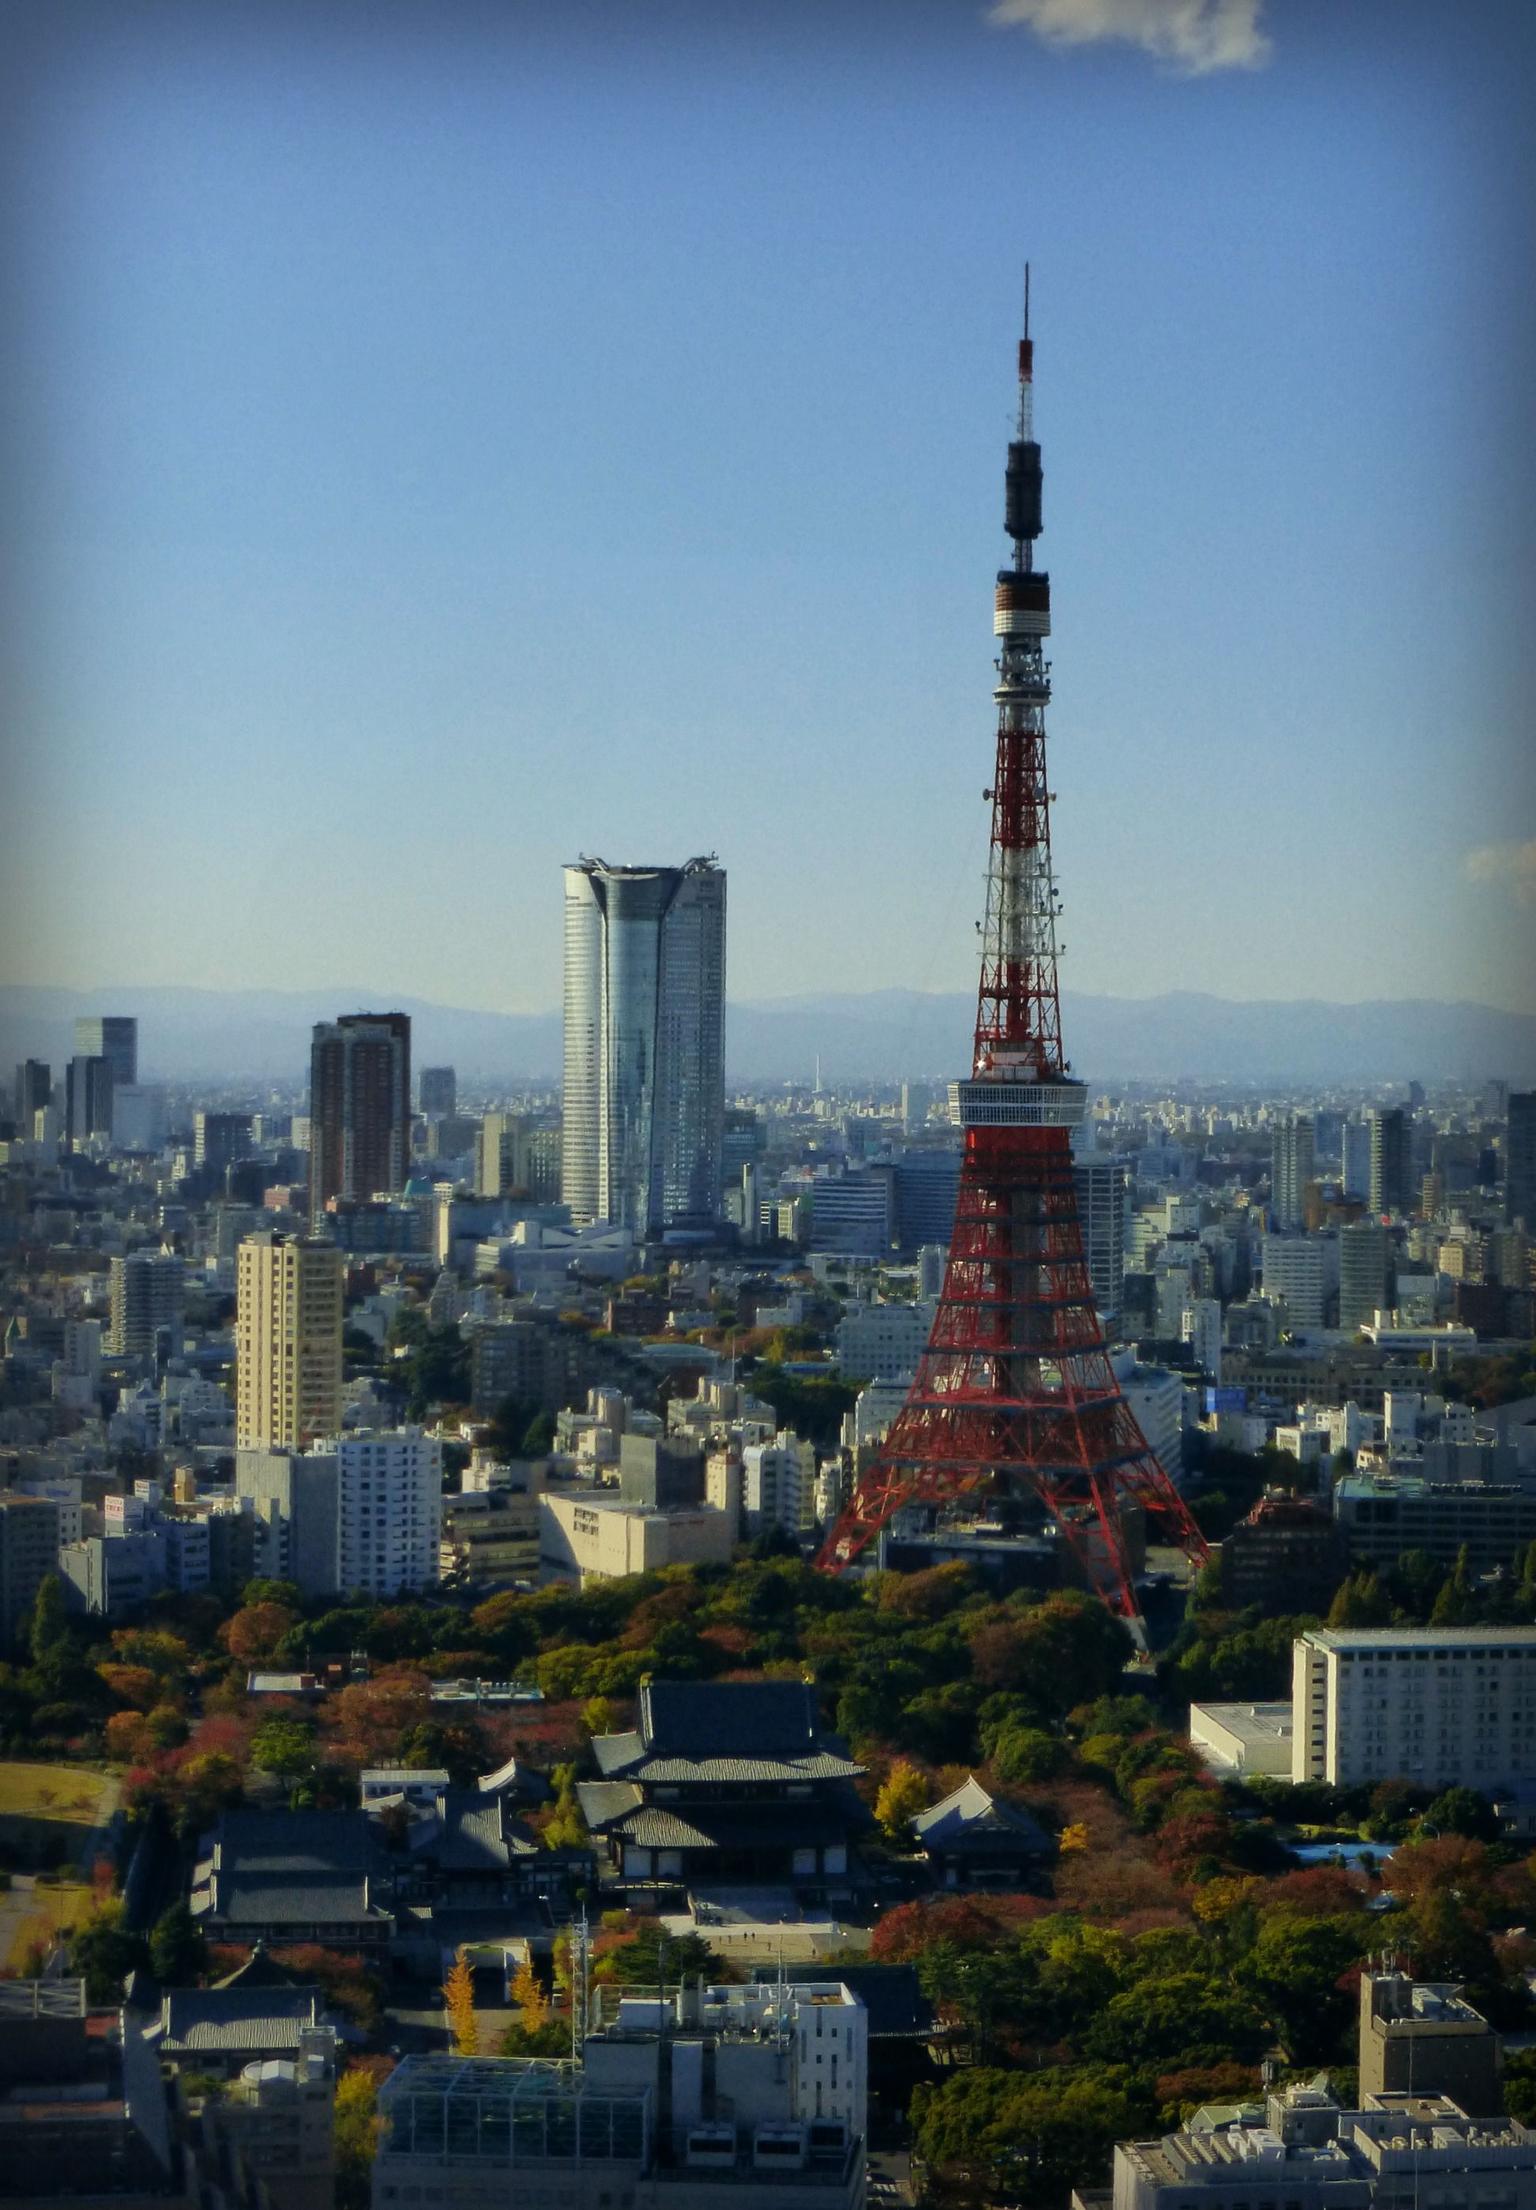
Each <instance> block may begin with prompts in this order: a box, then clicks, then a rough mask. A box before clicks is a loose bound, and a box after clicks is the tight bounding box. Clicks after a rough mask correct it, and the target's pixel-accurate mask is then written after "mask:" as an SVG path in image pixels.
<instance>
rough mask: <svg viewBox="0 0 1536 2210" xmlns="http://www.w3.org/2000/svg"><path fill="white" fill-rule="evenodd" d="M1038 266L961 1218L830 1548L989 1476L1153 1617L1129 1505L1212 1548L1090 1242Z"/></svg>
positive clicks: (946, 1502) (1027, 347)
mask: <svg viewBox="0 0 1536 2210" xmlns="http://www.w3.org/2000/svg"><path fill="white" fill-rule="evenodd" d="M1033 390H1034V341H1033V339H1032V337H1031V336H1030V333H1029V269H1028V265H1027V264H1026V266H1025V273H1024V335H1023V337H1022V339H1021V340H1020V344H1019V421H1018V434H1017V435H1016V436H1015V437H1014V438H1013V439H1012V440H1011V442H1010V444H1009V447H1008V461H1007V470H1006V478H1005V503H1004V527H1005V529H1006V531H1007V534H1008V536H1009V537H1010V538H1011V539H1012V541H1013V564H1012V566H1011V567H1007V568H1004V569H1003V570H1002V571H1001V572H1000V573H999V575H998V578H997V588H996V594H995V599H994V613H993V633H994V635H995V636H996V638H997V642H998V657H997V662H996V666H997V684H996V687H995V690H994V693H993V695H994V697H995V699H996V702H997V764H996V769H995V772H994V776H993V783H992V788H991V789H990V790H989V791H988V792H987V797H988V798H989V800H990V801H991V806H992V837H991V854H990V860H989V864H988V869H987V908H986V919H985V921H984V922H983V924H982V954H981V980H980V985H979V988H978V992H977V1001H976V1034H975V1044H974V1050H973V1054H972V1061H971V1074H970V1078H969V1080H967V1081H964V1082H960V1083H957V1084H956V1085H955V1090H956V1095H957V1102H958V1106H959V1119H960V1125H961V1128H962V1129H963V1131H964V1138H963V1141H964V1149H963V1152H962V1157H961V1167H960V1187H959V1194H958V1198H957V1202H956V1209H955V1226H954V1234H953V1237H952V1239H951V1242H950V1250H949V1261H948V1265H947V1267H946V1269H945V1275H944V1287H943V1292H942V1295H941V1297H940V1299H939V1305H938V1310H937V1312H936V1314H935V1316H934V1322H933V1328H932V1331H931V1333H930V1335H929V1339H928V1348H927V1350H926V1351H925V1352H924V1354H923V1357H922V1360H921V1363H920V1364H919V1367H918V1371H917V1378H916V1380H915V1381H914V1382H913V1384H912V1388H911V1390H910V1392H909V1394H908V1396H907V1401H906V1403H905V1404H904V1405H903V1407H902V1409H901V1411H900V1412H899V1413H898V1414H897V1416H896V1419H895V1421H894V1423H893V1424H892V1426H891V1429H890V1431H889V1433H888V1434H887V1436H886V1439H885V1441H884V1443H883V1444H882V1445H881V1446H880V1448H879V1450H878V1452H877V1453H876V1455H875V1457H874V1459H873V1462H872V1463H871V1464H870V1465H869V1466H868V1467H867V1468H866V1469H865V1471H864V1472H863V1473H862V1474H861V1475H860V1477H859V1480H858V1482H857V1483H856V1486H855V1490H854V1494H853V1496H852V1498H851V1500H850V1502H849V1504H848V1506H847V1508H846V1509H845V1511H844V1512H843V1514H842V1516H841V1517H840V1519H839V1520H838V1522H837V1524H836V1526H835V1527H834V1528H833V1529H832V1531H831V1533H830V1534H829V1535H828V1537H827V1539H826V1542H825V1543H824V1544H823V1546H822V1550H821V1553H820V1556H819V1558H818V1561H817V1562H818V1563H819V1564H820V1565H822V1566H823V1567H824V1568H826V1569H827V1570H828V1571H830V1572H841V1571H842V1570H843V1569H844V1568H845V1567H846V1566H848V1565H849V1564H850V1563H851V1562H852V1561H853V1559H854V1558H856V1557H857V1556H858V1554H859V1552H860V1551H861V1550H862V1549H863V1548H864V1547H865V1545H866V1544H867V1543H869V1542H870V1541H871V1540H872V1539H873V1538H874V1537H875V1536H876V1535H877V1534H878V1533H879V1531H880V1530H881V1528H882V1527H884V1526H885V1525H886V1524H887V1522H888V1521H889V1520H890V1519H891V1517H892V1515H893V1514H894V1513H896V1512H897V1511H899V1510H900V1509H902V1507H903V1506H905V1505H909V1504H910V1505H924V1506H928V1507H930V1508H931V1509H932V1510H933V1511H934V1512H936V1513H937V1512H939V1511H942V1510H944V1509H946V1508H948V1507H950V1506H952V1505H954V1504H956V1503H957V1502H958V1501H959V1500H960V1499H962V1498H963V1497H965V1496H966V1495H967V1494H969V1493H971V1492H973V1491H975V1490H977V1489H980V1488H982V1487H984V1486H994V1485H995V1486H1000V1487H1002V1488H1004V1489H1006V1490H1009V1491H1011V1492H1012V1493H1013V1494H1014V1495H1015V1496H1016V1497H1018V1498H1020V1499H1021V1500H1024V1501H1027V1502H1029V1503H1031V1504H1032V1505H1033V1507H1034V1508H1035V1510H1036V1513H1037V1515H1038V1516H1040V1517H1042V1518H1044V1519H1046V1520H1047V1521H1048V1522H1049V1523H1050V1524H1052V1525H1054V1526H1055V1528H1056V1529H1057V1530H1059V1532H1060V1535H1061V1536H1062V1538H1063V1540H1064V1541H1065V1543H1066V1544H1067V1546H1068V1548H1069V1549H1070V1550H1071V1552H1072V1553H1073V1554H1074V1557H1075V1560H1076V1564H1077V1568H1078V1572H1079V1576H1080V1577H1081V1578H1084V1579H1086V1581H1087V1583H1088V1585H1089V1587H1090V1588H1093V1589H1095V1590H1096V1591H1097V1592H1098V1593H1099V1594H1100V1595H1101V1596H1102V1597H1103V1598H1104V1600H1105V1601H1106V1602H1107V1603H1108V1604H1110V1605H1111V1606H1112V1607H1113V1608H1114V1609H1115V1610H1116V1611H1118V1612H1120V1613H1121V1614H1122V1615H1123V1616H1124V1617H1126V1618H1128V1619H1129V1620H1131V1621H1132V1622H1133V1624H1134V1623H1138V1613H1137V1602H1136V1593H1135V1582H1134V1574H1133V1570H1132V1566H1131V1561H1130V1555H1129V1551H1128V1548H1127V1542H1126V1524H1127V1518H1128V1507H1130V1508H1131V1509H1132V1510H1134V1511H1137V1512H1146V1513H1147V1514H1149V1515H1151V1516H1153V1517H1155V1518H1157V1519H1158V1520H1160V1521H1161V1522H1162V1523H1163V1528H1164V1532H1165V1539H1167V1540H1170V1541H1172V1542H1174V1543H1177V1544H1178V1545H1179V1546H1180V1547H1181V1548H1182V1549H1184V1550H1185V1551H1186V1552H1187V1553H1188V1554H1189V1555H1190V1556H1191V1557H1192V1558H1196V1559H1201V1558H1203V1557H1204V1556H1205V1543H1204V1540H1203V1538H1202V1536H1201V1534H1200V1532H1199V1529H1198V1528H1197V1527H1196V1526H1195V1523H1194V1521H1193V1520H1192V1519H1191V1517H1190V1515H1189V1512H1188V1509H1187V1508H1186V1506H1185V1504H1184V1501H1183V1499H1182V1497H1181V1496H1180V1495H1179V1493H1178V1490H1177V1489H1176V1488H1175V1487H1174V1485H1173V1483H1172V1482H1171V1481H1170V1480H1169V1478H1168V1476H1167V1474H1166V1473H1165V1472H1164V1470H1163V1468H1162V1467H1161V1466H1160V1465H1159V1464H1158V1462H1157V1459H1156V1457H1155V1456H1154V1454H1153V1452H1152V1451H1151V1450H1150V1449H1149V1448H1148V1445H1147V1442H1146V1439H1145V1437H1144V1436H1143V1435H1142V1432H1141V1430H1140V1428H1139V1427H1138V1426H1137V1424H1136V1419H1135V1415H1134V1414H1133V1413H1132V1411H1131V1409H1130V1407H1129V1405H1128V1404H1127V1403H1126V1401H1125V1399H1124V1397H1123V1396H1122V1394H1121V1391H1120V1384H1119V1382H1118V1380H1117V1378H1116V1375H1115V1370H1114V1367H1113V1366H1112V1364H1111V1363H1110V1358H1109V1354H1108V1352H1107V1350H1106V1349H1105V1346H1104V1339H1103V1335H1102V1333H1101V1331H1100V1327H1099V1319H1098V1314H1097V1312H1096V1310H1095V1306H1094V1297H1093V1288H1092V1284H1091V1282H1090V1279H1089V1274H1088V1267H1087V1263H1086V1260H1085V1258H1084V1255H1083V1241H1082V1231H1081V1227H1080V1225H1079V1221H1078V1213H1077V1191H1076V1184H1075V1181H1074V1179H1073V1168H1072V1146H1071V1132H1072V1130H1073V1129H1074V1128H1075V1127H1077V1126H1078V1125H1079V1124H1080V1122H1081V1121H1082V1118H1083V1112H1084V1107H1085V1103H1086V1093H1085V1091H1084V1089H1083V1085H1082V1084H1081V1083H1080V1082H1078V1081H1076V1080H1075V1079H1074V1078H1073V1077H1072V1075H1071V1073H1070V1070H1069V1066H1068V1062H1067V1060H1066V1058H1065V1057H1064V1055H1063V1051H1062V1041H1061V1003H1060V994H1059V989H1058V985H1057V977H1056V957H1057V943H1056V919H1057V914H1058V911H1059V906H1058V902H1057V897H1056V884H1055V877H1054V874H1053V872H1052V867H1051V821H1050V815H1051V795H1050V792H1049V790H1048V788H1047V785H1046V766H1045V709H1046V705H1047V703H1048V701H1049V698H1050V665H1049V662H1048V661H1047V660H1046V658H1045V640H1046V638H1047V636H1048V635H1049V634H1050V626H1051V585H1050V577H1049V576H1048V575H1047V574H1046V573H1045V572H1044V570H1042V569H1036V567H1035V565H1034V547H1035V541H1036V539H1037V538H1038V537H1039V536H1040V534H1041V531H1042V528H1043V523H1042V519H1041V487H1042V471H1041V466H1040V447H1039V445H1038V443H1037V442H1036V440H1035V436H1034V418H1033Z"/></svg>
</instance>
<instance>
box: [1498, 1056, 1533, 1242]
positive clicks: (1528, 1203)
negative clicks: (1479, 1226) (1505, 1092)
mask: <svg viewBox="0 0 1536 2210" xmlns="http://www.w3.org/2000/svg"><path fill="white" fill-rule="evenodd" d="M1504 1217H1505V1219H1506V1220H1508V1221H1510V1222H1511V1223H1514V1222H1517V1221H1524V1223H1525V1226H1526V1229H1527V1231H1528V1233H1530V1234H1532V1235H1536V1090H1511V1091H1510V1093H1509V1125H1508V1135H1507V1140H1506V1144H1505V1151H1504Z"/></svg>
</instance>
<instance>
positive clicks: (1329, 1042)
mask: <svg viewBox="0 0 1536 2210" xmlns="http://www.w3.org/2000/svg"><path fill="white" fill-rule="evenodd" d="M361 1007H372V1008H377V1009H380V1010H383V1009H386V1008H395V1009H399V1010H402V1011H404V1012H407V1013H409V1014H410V1016H411V1020H412V1057H413V1059H414V1061H415V1063H416V1065H417V1066H418V1067H421V1066H431V1065H435V1064H439V1063H441V1064H444V1065H451V1066H455V1067H457V1068H458V1070H459V1072H460V1074H461V1076H466V1077H472V1076H482V1077H485V1078H487V1079H489V1080H491V1081H499V1080H502V1079H506V1080H511V1081H515V1080H516V1079H518V1078H528V1079H537V1078H541V1077H547V1076H551V1075H555V1074H557V1073H558V1072H559V1068H560V1016H559V1014H558V1013H557V1012H549V1013H481V1012H475V1011H472V1010H469V1009H466V1008H464V1007H459V1006H450V1005H438V1004H434V1003H431V1002H429V1001H427V1000H424V999H420V998H409V997H399V996H397V995H396V994H394V993H393V992H390V991H387V990H375V989H359V988H356V987H353V986H350V985H338V986H337V987H336V988H335V989H330V990H305V991H297V990H192V989H135V988H132V987H123V988H112V989H101V990H90V991H83V990H56V989H46V988H32V987H27V986H23V985H20V984H5V985H0V1079H7V1080H8V1078H9V1073H10V1069H11V1068H12V1066H14V1064H15V1062H16V1061H17V1060H18V1059H23V1058H39V1059H47V1060H48V1061H49V1062H50V1063H51V1064H52V1065H53V1067H54V1069H55V1071H56V1072H57V1070H58V1069H59V1068H61V1067H62V1065H63V1062H64V1060H65V1059H66V1058H67V1057H68V1056H69V1053H70V1051H71V1050H72V1048H73V1023H74V1019H75V1016H76V1014H79V1013H136V1014H137V1015H138V1019H139V1062H140V1071H141V1074H142V1075H143V1077H144V1079H145V1080H146V1081H148V1080H155V1079H160V1080H166V1081H172V1082H176V1081H201V1080H217V1079H223V1080H226V1081H234V1080H238V1079H242V1078H246V1077H249V1078H252V1079H262V1080H277V1079H282V1078H283V1077H285V1076H286V1077H290V1078H298V1077H301V1076H302V1075H303V1074H304V1073H305V1072H306V1070H307V1067H308V1053H309V1029H310V1027H311V1025H312V1023H314V1022H315V1021H317V1020H327V1019H331V1018H334V1016H335V1015H336V1014H337V1013H339V1012H347V1011H353V1010H355V1009H358V1008H361ZM974 1018H975V1000H974V998H972V997H970V996H962V995H961V994H960V993H958V992H955V993H950V994H943V995H940V994H930V995H924V994H922V993H920V992H918V991H914V990H875V991H867V992H864V993H861V994H842V995H833V994H828V995H825V996H808V997H794V998H772V999H761V1000H758V1001H755V1002H747V1003H743V1004H738V1005H732V1006H731V1007H730V1010H729V1014H728V1018H727V1026H726V1059H727V1066H728V1069H729V1073H730V1076H731V1078H732V1079H733V1080H735V1081H740V1082H757V1081H774V1080H783V1081H804V1080H806V1079H808V1078H809V1077H810V1076H811V1074H812V1073H813V1071H814V1069H815V1065H816V1061H817V1059H818V1057H819V1058H820V1061H821V1071H822V1076H823V1079H824V1080H826V1081H827V1082H835V1081H892V1080H899V1079H900V1078H902V1077H903V1076H909V1077H912V1078H915V1079H919V1080H922V1079H927V1078H929V1077H934V1078H946V1079H947V1078H948V1077H949V1076H951V1075H953V1074H955V1073H958V1072H960V1071H961V1070H962V1069H963V1068H964V1067H965V1066H966V1065H968V1063H969V1058H970V1036H971V1027H972V1023H973V1021H974ZM1063 1025H1064V1027H1065V1030H1066V1036H1067V1045H1068V1050H1069V1052H1070V1053H1071V1056H1072V1060H1073V1064H1074V1066H1075V1067H1076V1069H1077V1071H1078V1072H1079V1073H1080V1074H1082V1075H1083V1077H1084V1078H1085V1079H1086V1080H1087V1081H1090V1082H1094V1083H1101V1082H1111V1081H1116V1080H1119V1081H1125V1080H1137V1079H1141V1080H1159V1081H1160V1080H1177V1079H1183V1080H1186V1081H1194V1082H1231V1083H1246V1082H1254V1083H1273V1084H1275V1085H1276V1086H1277V1087H1278V1086H1282V1085H1286V1084H1291V1083H1296V1084H1303V1085H1305V1084H1312V1083H1329V1082H1362V1083H1368V1082H1405V1081H1408V1080H1410V1079H1412V1078H1413V1077H1415V1076H1416V1077H1417V1078H1418V1079H1419V1080H1420V1081H1423V1082H1436V1081H1442V1080H1456V1079H1468V1080H1482V1079H1484V1078H1485V1077H1487V1076H1489V1075H1500V1076H1505V1077H1507V1078H1508V1079H1510V1080H1512V1081H1515V1082H1517V1083H1522V1084H1523V1083H1531V1082H1533V1081H1536V1016H1532V1015H1529V1014H1521V1013H1505V1012H1500V1011H1498V1010H1497V1009H1496V1008H1494V1007H1492V1006H1487V1005H1471V1004H1466V1003H1454V1004H1441V1003H1437V1002H1435V1001H1433V1000H1430V999H1372V1000H1368V1001H1367V1002H1366V1003H1364V1004H1360V1005H1332V1004H1328V1003H1326V1002H1324V1001H1323V1000H1320V999H1316V998H1301V999H1296V1000H1273V999H1271V1000H1257V1001H1254V1002H1243V1001H1239V1000H1235V999H1230V998H1217V997H1210V996H1206V995H1204V994H1202V993H1200V992H1197V991H1185V990H1177V991H1170V992H1168V993H1167V994H1166V995H1164V996H1162V997H1154V998H1112V997H1094V996H1089V995H1082V994H1074V993H1070V992H1069V993H1068V994H1067V996H1066V998H1065V1001H1064V1005H1063Z"/></svg>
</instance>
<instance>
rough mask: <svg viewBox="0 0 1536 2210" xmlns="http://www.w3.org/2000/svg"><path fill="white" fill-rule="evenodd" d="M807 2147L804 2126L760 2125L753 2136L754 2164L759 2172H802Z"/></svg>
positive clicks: (754, 2167)
mask: <svg viewBox="0 0 1536 2210" xmlns="http://www.w3.org/2000/svg"><path fill="white" fill-rule="evenodd" d="M805 2159H806V2147H805V2128H804V2127H803V2126H759V2127H758V2129H757V2132H756V2133H755V2134H754V2135H753V2138H752V2165H753V2169H754V2170H755V2171H759V2172H802V2171H804V2169H805Z"/></svg>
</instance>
